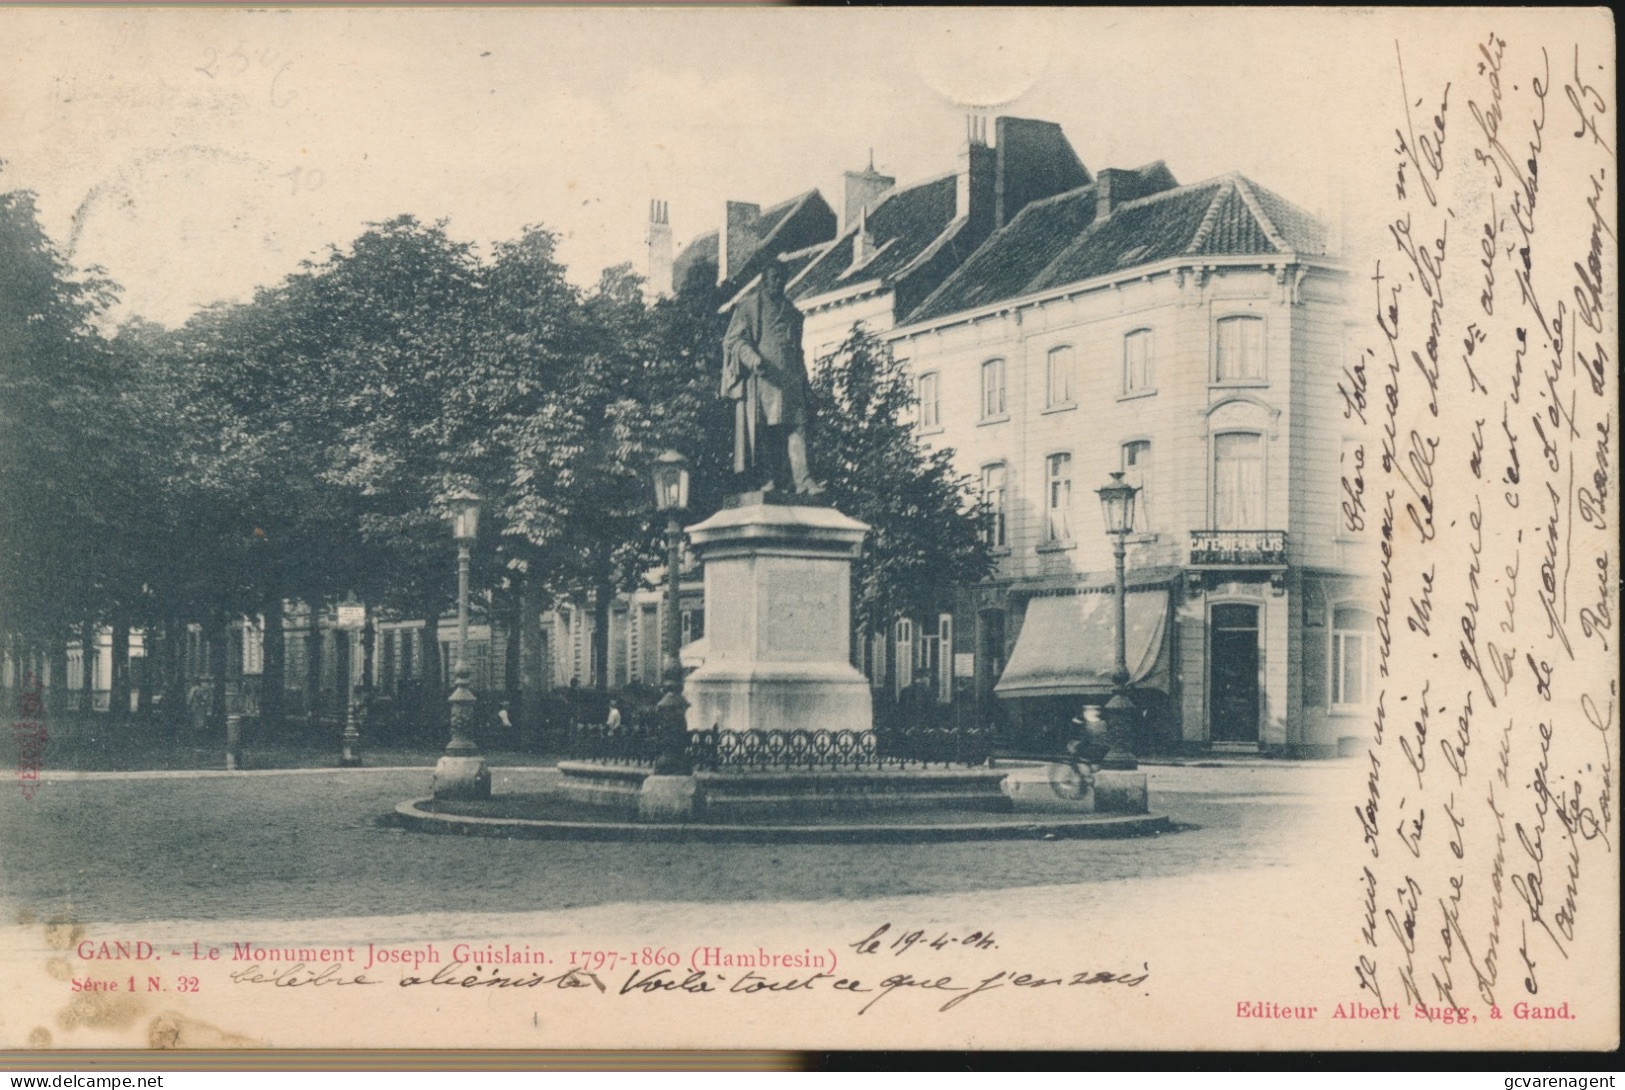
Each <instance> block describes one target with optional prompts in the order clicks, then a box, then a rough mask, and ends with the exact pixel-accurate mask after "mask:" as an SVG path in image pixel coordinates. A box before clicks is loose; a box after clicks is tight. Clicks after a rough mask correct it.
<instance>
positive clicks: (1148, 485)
mask: <svg viewBox="0 0 1625 1090" xmlns="http://www.w3.org/2000/svg"><path fill="white" fill-rule="evenodd" d="M1132 447H1144V448H1145V453H1146V454H1147V456H1148V457H1147V458H1146V462H1147V465H1148V466H1149V469H1150V476H1149V479H1147V475H1146V472H1145V467H1138V466H1137V467H1136V468H1137V469H1139V474H1138V476H1137V477H1135V478H1131V477H1130V476H1129V463H1128V454H1129V449H1130V448H1132ZM1117 465H1118V468H1119V469H1121V470H1122V471H1123V481H1124V483H1126V484H1132V485H1134V486H1135V487H1136V488H1138V489H1139V490H1140V491H1139V492H1138V493H1137V494H1136V495H1135V497H1134V526H1133V527H1132V528H1131V531H1132V533H1133V534H1134V535H1145V534H1151V533H1154V532H1155V530H1154V527H1153V525H1152V521H1151V509H1150V508H1149V507H1147V506H1146V497H1147V496H1150V495H1152V494H1153V488H1152V486H1153V485H1154V484H1155V483H1156V446H1155V444H1154V443H1152V441H1151V439H1150V437H1149V436H1144V435H1141V436H1136V437H1135V438H1133V439H1125V440H1123V442H1121V443H1119V444H1118V445H1117Z"/></svg>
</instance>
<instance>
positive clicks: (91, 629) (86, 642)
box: [79, 621, 101, 712]
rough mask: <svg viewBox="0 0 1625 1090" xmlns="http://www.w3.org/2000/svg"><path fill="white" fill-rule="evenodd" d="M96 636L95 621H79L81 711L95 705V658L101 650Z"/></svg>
mask: <svg viewBox="0 0 1625 1090" xmlns="http://www.w3.org/2000/svg"><path fill="white" fill-rule="evenodd" d="M96 637H97V625H96V622H95V621H82V622H80V624H79V661H80V664H81V666H82V667H83V668H82V669H81V670H80V671H79V710H80V711H82V712H89V711H91V710H92V709H93V708H95V706H96V660H97V658H98V657H99V656H100V652H101V648H100V647H99V646H98V641H97V638H96Z"/></svg>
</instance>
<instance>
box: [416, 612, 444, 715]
mask: <svg viewBox="0 0 1625 1090" xmlns="http://www.w3.org/2000/svg"><path fill="white" fill-rule="evenodd" d="M422 638H423V704H422V706H421V707H420V708H418V714H419V715H420V716H421V717H422V718H420V719H419V720H418V721H419V722H420V723H422V724H423V726H424V728H425V729H426V730H429V731H430V732H431V733H438V729H439V727H440V721H441V719H442V718H444V717H445V715H446V714H448V713H447V705H446V697H447V696H448V695H449V693H448V691H447V684H446V681H447V679H446V673H445V670H444V669H443V664H442V663H441V661H440V607H439V606H438V605H436V604H434V603H432V602H431V603H425V605H424V607H423V633H422Z"/></svg>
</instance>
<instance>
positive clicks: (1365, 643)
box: [1331, 605, 1377, 710]
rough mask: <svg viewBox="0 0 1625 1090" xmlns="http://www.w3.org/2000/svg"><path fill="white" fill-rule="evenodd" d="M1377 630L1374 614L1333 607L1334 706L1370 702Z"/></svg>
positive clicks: (1356, 608)
mask: <svg viewBox="0 0 1625 1090" xmlns="http://www.w3.org/2000/svg"><path fill="white" fill-rule="evenodd" d="M1376 629H1377V622H1376V617H1374V616H1373V615H1372V613H1371V611H1370V610H1369V609H1363V608H1361V607H1360V606H1353V605H1342V606H1337V607H1336V608H1334V609H1333V610H1332V630H1331V639H1332V647H1331V656H1332V662H1331V680H1332V708H1333V709H1347V710H1354V709H1360V708H1364V707H1366V706H1367V705H1369V704H1370V702H1371V682H1372V649H1373V648H1372V643H1373V641H1374V639H1375V637H1376Z"/></svg>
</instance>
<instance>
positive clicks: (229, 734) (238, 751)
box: [226, 715, 243, 772]
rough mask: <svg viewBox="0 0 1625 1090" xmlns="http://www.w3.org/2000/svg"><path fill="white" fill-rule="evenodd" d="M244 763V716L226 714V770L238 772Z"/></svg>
mask: <svg viewBox="0 0 1625 1090" xmlns="http://www.w3.org/2000/svg"><path fill="white" fill-rule="evenodd" d="M242 764H243V717H242V716H240V715H228V716H226V771H227V772H236V771H237V770H238V769H239V768H241V767H242Z"/></svg>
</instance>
